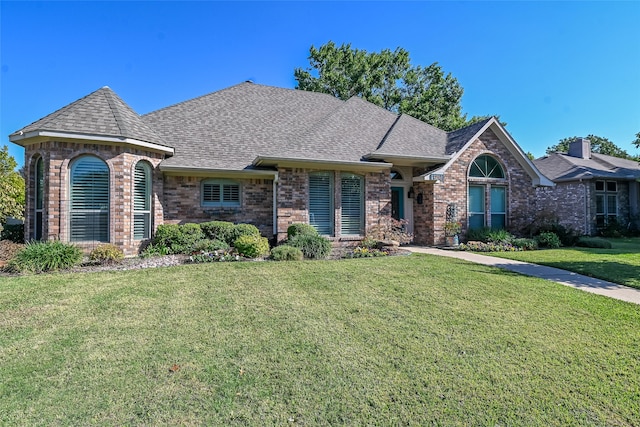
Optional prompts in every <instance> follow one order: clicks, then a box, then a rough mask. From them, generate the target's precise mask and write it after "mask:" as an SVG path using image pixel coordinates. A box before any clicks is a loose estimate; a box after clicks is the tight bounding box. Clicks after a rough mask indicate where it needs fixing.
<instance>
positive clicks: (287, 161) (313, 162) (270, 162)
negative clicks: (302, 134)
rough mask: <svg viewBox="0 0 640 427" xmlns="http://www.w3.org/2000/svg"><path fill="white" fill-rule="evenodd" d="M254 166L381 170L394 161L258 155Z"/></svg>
mask: <svg viewBox="0 0 640 427" xmlns="http://www.w3.org/2000/svg"><path fill="white" fill-rule="evenodd" d="M253 165H254V166H263V167H264V166H271V167H296V168H305V169H329V170H350V171H358V170H359V171H380V170H385V169H390V168H391V166H393V164H392V163H386V162H353V161H333V160H323V159H303V158H294V157H270V156H257V157H256V158H255V160H254V161H253Z"/></svg>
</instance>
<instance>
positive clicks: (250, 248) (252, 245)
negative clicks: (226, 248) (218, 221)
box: [233, 234, 269, 258]
mask: <svg viewBox="0 0 640 427" xmlns="http://www.w3.org/2000/svg"><path fill="white" fill-rule="evenodd" d="M233 246H234V247H235V248H236V250H237V251H238V252H239V253H240V254H241V255H244V256H246V257H247V258H257V257H259V256H263V255H267V254H268V253H269V240H268V239H267V238H266V237H262V236H259V235H258V236H255V235H250V234H245V235H244V236H240V237H238V238H237V239H236V241H235V242H233Z"/></svg>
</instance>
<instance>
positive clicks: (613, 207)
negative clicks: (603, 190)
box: [607, 196, 618, 215]
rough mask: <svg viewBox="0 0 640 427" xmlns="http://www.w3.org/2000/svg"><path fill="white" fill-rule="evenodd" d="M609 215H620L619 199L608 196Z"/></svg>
mask: <svg viewBox="0 0 640 427" xmlns="http://www.w3.org/2000/svg"><path fill="white" fill-rule="evenodd" d="M607 213H608V214H613V215H615V214H617V213H618V198H617V197H616V196H607Z"/></svg>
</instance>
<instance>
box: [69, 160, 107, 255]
mask: <svg viewBox="0 0 640 427" xmlns="http://www.w3.org/2000/svg"><path fill="white" fill-rule="evenodd" d="M70 187H71V203H70V205H71V206H70V208H71V209H70V210H71V212H70V228H71V233H70V234H71V241H76V242H80V241H101V242H107V241H108V240H109V168H108V167H107V164H106V163H105V162H103V161H102V160H100V159H99V158H97V157H82V158H80V159H78V160H77V161H75V162H74V163H73V165H72V166H71V185H70Z"/></svg>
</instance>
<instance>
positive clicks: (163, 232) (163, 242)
mask: <svg viewBox="0 0 640 427" xmlns="http://www.w3.org/2000/svg"><path fill="white" fill-rule="evenodd" d="M204 238H205V235H204V233H203V231H202V229H201V228H200V226H199V225H198V224H183V225H175V224H163V225H159V226H158V229H157V230H156V235H155V237H154V238H153V244H154V245H157V246H164V247H166V248H168V249H169V253H172V254H187V253H190V252H192V251H193V248H194V247H195V245H196V244H197V243H198V242H199V241H200V240H203V239H204Z"/></svg>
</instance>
